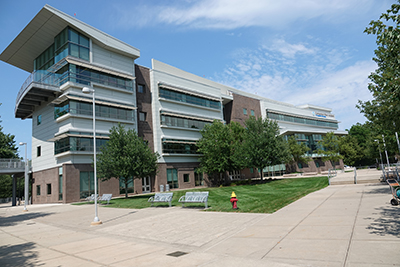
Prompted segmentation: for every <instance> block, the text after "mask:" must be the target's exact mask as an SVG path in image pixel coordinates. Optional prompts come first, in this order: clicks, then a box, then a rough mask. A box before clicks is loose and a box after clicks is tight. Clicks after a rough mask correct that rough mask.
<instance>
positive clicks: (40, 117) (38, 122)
mask: <svg viewBox="0 0 400 267" xmlns="http://www.w3.org/2000/svg"><path fill="white" fill-rule="evenodd" d="M41 123H42V115H39V116H37V125H40V124H41Z"/></svg>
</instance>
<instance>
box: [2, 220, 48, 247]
mask: <svg viewBox="0 0 400 267" xmlns="http://www.w3.org/2000/svg"><path fill="white" fill-rule="evenodd" d="M51 214H53V213H49V212H26V213H23V214H18V215H11V216H7V217H2V216H0V218H1V220H0V227H4V226H13V225H16V224H17V223H20V222H22V221H27V220H32V219H36V218H40V217H45V216H49V215H51ZM0 251H1V250H0Z"/></svg>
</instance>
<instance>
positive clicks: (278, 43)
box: [264, 39, 316, 58]
mask: <svg viewBox="0 0 400 267" xmlns="http://www.w3.org/2000/svg"><path fill="white" fill-rule="evenodd" d="M264 48H265V49H268V50H271V51H278V52H280V53H281V54H282V55H283V56H284V57H288V58H293V57H294V56H295V55H296V54H314V53H315V52H316V49H315V48H307V47H306V46H305V45H304V44H289V43H287V42H286V41H285V40H283V39H278V40H275V41H274V42H273V44H272V46H271V47H264Z"/></svg>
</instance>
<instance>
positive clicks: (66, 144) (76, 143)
mask: <svg viewBox="0 0 400 267" xmlns="http://www.w3.org/2000/svg"><path fill="white" fill-rule="evenodd" d="M107 141H108V140H107V139H97V138H96V150H97V152H100V148H101V147H102V146H104V145H105V144H106V143H107ZM93 149H94V147H93V138H90V137H73V136H68V137H65V138H62V139H60V140H57V141H55V142H54V155H57V154H60V153H63V152H66V151H89V152H93Z"/></svg>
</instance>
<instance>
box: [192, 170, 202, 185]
mask: <svg viewBox="0 0 400 267" xmlns="http://www.w3.org/2000/svg"><path fill="white" fill-rule="evenodd" d="M194 185H195V186H201V185H204V178H203V173H202V172H201V173H198V172H197V169H195V170H194Z"/></svg>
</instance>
